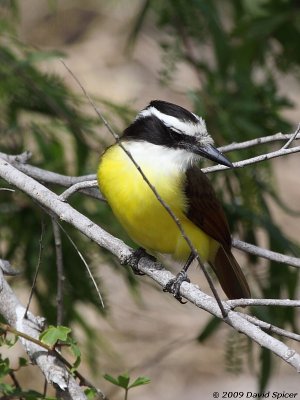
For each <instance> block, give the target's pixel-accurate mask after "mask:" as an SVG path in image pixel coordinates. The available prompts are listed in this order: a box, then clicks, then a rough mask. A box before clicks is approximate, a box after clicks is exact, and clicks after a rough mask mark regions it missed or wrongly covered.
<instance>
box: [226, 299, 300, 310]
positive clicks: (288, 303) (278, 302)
mask: <svg viewBox="0 0 300 400" xmlns="http://www.w3.org/2000/svg"><path fill="white" fill-rule="evenodd" d="M226 303H227V304H228V305H229V307H230V308H231V309H232V310H234V309H235V308H236V307H248V306H279V307H300V300H290V299H237V300H227V302H226Z"/></svg>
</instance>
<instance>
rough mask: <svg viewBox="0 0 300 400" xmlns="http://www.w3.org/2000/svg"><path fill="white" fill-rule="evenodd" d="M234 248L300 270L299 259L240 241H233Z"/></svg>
mask: <svg viewBox="0 0 300 400" xmlns="http://www.w3.org/2000/svg"><path fill="white" fill-rule="evenodd" d="M232 246H233V247H235V248H236V249H239V250H242V251H245V252H246V253H250V254H254V255H256V256H259V257H262V258H266V259H267V260H271V261H277V262H280V263H283V264H288V265H291V266H292V267H296V268H300V259H299V258H297V257H291V256H286V255H284V254H281V253H277V252H275V251H271V250H267V249H263V248H261V247H258V246H254V244H250V243H246V242H243V241H241V240H238V239H233V240H232Z"/></svg>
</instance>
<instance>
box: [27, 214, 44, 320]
mask: <svg viewBox="0 0 300 400" xmlns="http://www.w3.org/2000/svg"><path fill="white" fill-rule="evenodd" d="M41 226H42V229H41V236H40V240H39V256H38V261H37V265H36V268H35V273H34V278H33V282H32V285H31V288H30V294H29V298H28V302H27V306H26V310H25V314H24V318H27V313H28V309H29V306H30V303H31V299H32V296H33V292H34V289H35V285H36V281H37V277H38V274H39V271H40V266H41V259H42V251H43V239H44V230H45V222H44V219H43V218H42V222H41Z"/></svg>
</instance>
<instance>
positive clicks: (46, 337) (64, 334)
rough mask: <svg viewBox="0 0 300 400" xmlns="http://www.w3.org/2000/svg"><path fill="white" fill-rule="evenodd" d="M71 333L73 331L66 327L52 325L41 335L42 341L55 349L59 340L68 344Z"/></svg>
mask: <svg viewBox="0 0 300 400" xmlns="http://www.w3.org/2000/svg"><path fill="white" fill-rule="evenodd" d="M70 332H71V329H70V328H68V327H66V326H62V325H59V326H52V325H50V326H49V328H48V329H46V330H44V332H42V333H41V334H40V340H41V341H42V342H43V343H45V344H47V345H48V346H51V347H53V346H54V345H55V344H56V343H57V342H58V340H60V341H62V342H66V341H67V339H68V335H69V333H70Z"/></svg>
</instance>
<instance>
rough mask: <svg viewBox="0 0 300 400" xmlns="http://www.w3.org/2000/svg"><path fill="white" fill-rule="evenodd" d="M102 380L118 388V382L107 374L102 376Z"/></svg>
mask: <svg viewBox="0 0 300 400" xmlns="http://www.w3.org/2000/svg"><path fill="white" fill-rule="evenodd" d="M103 378H104V379H106V380H107V381H108V382H110V383H112V384H113V385H116V386H120V385H119V381H118V380H117V379H116V378H114V377H113V376H111V375H109V374H105V375H103Z"/></svg>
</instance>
